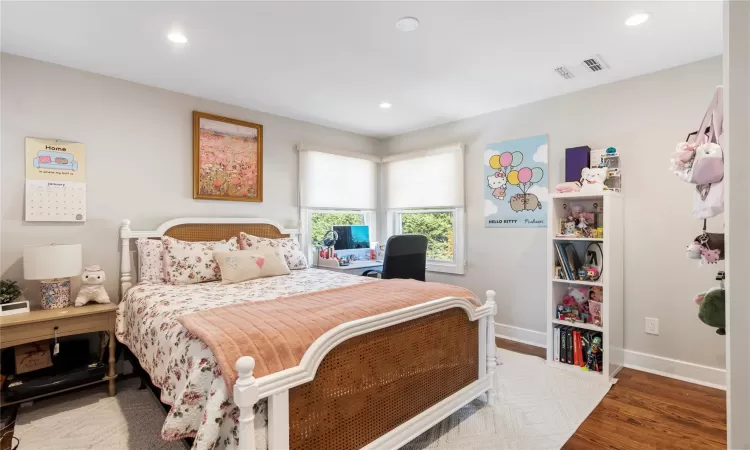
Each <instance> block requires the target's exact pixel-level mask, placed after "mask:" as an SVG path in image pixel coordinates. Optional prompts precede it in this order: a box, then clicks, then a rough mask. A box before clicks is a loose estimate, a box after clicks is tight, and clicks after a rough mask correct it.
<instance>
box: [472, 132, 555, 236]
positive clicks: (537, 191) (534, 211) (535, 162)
mask: <svg viewBox="0 0 750 450" xmlns="http://www.w3.org/2000/svg"><path fill="white" fill-rule="evenodd" d="M483 159H484V161H483V165H484V179H483V180H482V182H483V184H484V225H485V227H487V228H523V227H533V228H544V227H546V226H547V205H548V197H549V194H548V193H549V178H548V175H547V172H548V170H547V161H548V158H547V136H546V135H542V136H533V137H528V138H523V139H515V140H512V141H505V142H500V143H497V144H489V145H488V146H487V149H486V150H485V152H484V157H483Z"/></svg>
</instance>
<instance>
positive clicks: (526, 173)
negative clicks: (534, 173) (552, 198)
mask: <svg viewBox="0 0 750 450" xmlns="http://www.w3.org/2000/svg"><path fill="white" fill-rule="evenodd" d="M518 181H520V182H521V183H523V184H526V183H528V182H529V181H531V169H529V168H528V167H524V168H522V169H521V170H519V171H518Z"/></svg>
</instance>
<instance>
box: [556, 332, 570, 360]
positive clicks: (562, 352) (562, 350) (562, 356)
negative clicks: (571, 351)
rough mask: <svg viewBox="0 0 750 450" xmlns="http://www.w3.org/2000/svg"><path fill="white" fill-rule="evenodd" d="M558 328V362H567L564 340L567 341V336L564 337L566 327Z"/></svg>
mask: <svg viewBox="0 0 750 450" xmlns="http://www.w3.org/2000/svg"><path fill="white" fill-rule="evenodd" d="M558 330H560V362H561V363H567V362H568V352H567V348H566V342H567V341H568V338H567V337H566V333H567V329H566V328H565V327H562V328H558Z"/></svg>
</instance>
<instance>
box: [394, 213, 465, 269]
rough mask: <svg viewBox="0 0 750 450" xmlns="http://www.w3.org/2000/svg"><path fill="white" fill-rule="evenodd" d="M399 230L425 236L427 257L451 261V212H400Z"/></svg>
mask: <svg viewBox="0 0 750 450" xmlns="http://www.w3.org/2000/svg"><path fill="white" fill-rule="evenodd" d="M401 232H402V233H404V234H423V235H425V236H427V259H432V260H439V261H453V213H450V212H435V213H402V214H401Z"/></svg>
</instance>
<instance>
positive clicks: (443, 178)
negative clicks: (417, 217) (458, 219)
mask: <svg viewBox="0 0 750 450" xmlns="http://www.w3.org/2000/svg"><path fill="white" fill-rule="evenodd" d="M383 163H384V164H383V169H384V179H385V190H386V194H385V197H386V200H385V204H386V208H388V209H402V208H459V207H463V206H464V152H463V145H461V144H454V145H451V146H448V147H443V148H438V149H432V150H426V151H421V152H414V153H406V154H401V155H393V156H388V157H386V158H383Z"/></svg>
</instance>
